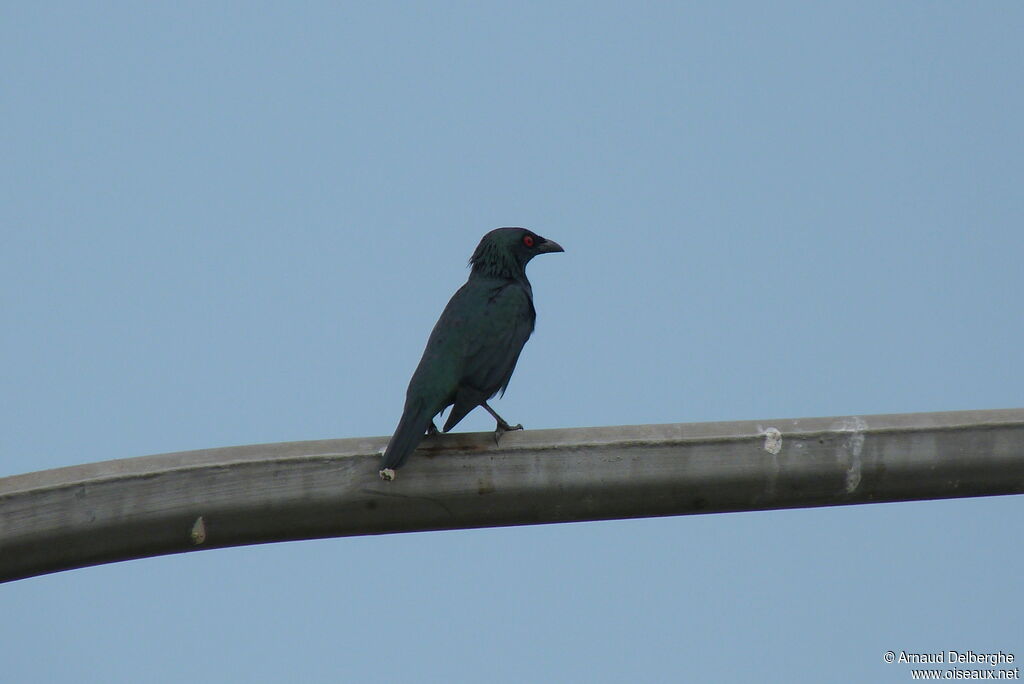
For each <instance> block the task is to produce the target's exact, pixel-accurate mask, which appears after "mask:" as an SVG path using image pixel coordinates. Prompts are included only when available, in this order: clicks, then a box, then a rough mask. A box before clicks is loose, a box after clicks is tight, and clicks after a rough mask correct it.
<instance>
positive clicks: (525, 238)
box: [523, 235, 533, 247]
mask: <svg viewBox="0 0 1024 684" xmlns="http://www.w3.org/2000/svg"><path fill="white" fill-rule="evenodd" d="M523 244H524V245H526V246H527V247H533V236H532V235H524V236H523Z"/></svg>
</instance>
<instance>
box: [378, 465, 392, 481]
mask: <svg viewBox="0 0 1024 684" xmlns="http://www.w3.org/2000/svg"><path fill="white" fill-rule="evenodd" d="M377 474H378V475H380V479H382V480H384V481H385V482H391V481H392V480H394V479H395V470H394V468H384V469H382V470H380V471H379V472H378V473H377Z"/></svg>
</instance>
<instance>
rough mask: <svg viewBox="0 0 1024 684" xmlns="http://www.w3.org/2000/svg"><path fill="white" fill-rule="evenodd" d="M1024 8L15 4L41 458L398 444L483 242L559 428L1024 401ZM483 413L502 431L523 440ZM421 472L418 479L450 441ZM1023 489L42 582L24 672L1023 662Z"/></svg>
mask: <svg viewBox="0 0 1024 684" xmlns="http://www.w3.org/2000/svg"><path fill="white" fill-rule="evenodd" d="M1022 46H1024V6H1021V5H1020V4H1019V3H1014V2H987V3H967V2H944V3H930V2H901V3H890V2H884V3H883V2H856V3H789V2H782V3H740V2H725V3H703V4H697V3H644V4H636V3H621V4H614V3H583V2H545V3H535V2H528V3H516V4H513V3H507V4H506V3H501V4H499V3H490V2H484V3H468V2H466V3H461V2H443V3H440V2H439V3H418V4H414V3H318V2H308V3H286V4H282V3H276V4H270V3H220V4H216V5H214V6H211V5H210V4H209V3H187V2H186V3H174V4H165V5H155V4H151V3H143V4H139V3H115V2H111V3H92V4H83V3H60V2H54V3H7V4H6V5H5V6H4V7H2V8H0V82H2V92H3V94H2V96H0V119H2V121H3V126H2V127H0V151H2V154H3V158H4V163H3V164H2V165H0V230H2V232H3V240H2V244H3V249H0V306H2V320H3V321H4V326H3V328H4V334H3V336H2V337H0V345H2V349H3V352H4V357H5V359H6V361H7V362H6V363H5V364H3V368H2V370H0V373H2V375H0V387H2V389H0V402H2V404H0V416H2V417H0V475H9V474H15V473H21V472H28V471H32V470H40V469H46V468H52V467H58V466H62V465H68V464H74V463H83V462H91V461H100V460H106V459H111V458H123V457H129V456H140V455H145V454H152V453H161V452H167V451H179V450H185V449H198V448H204V447H212V446H226V445H237V444H251V443H260V442H275V441H288V440H302V439H322V438H331V437H355V436H368V435H384V434H390V432H391V431H392V429H393V428H394V425H395V423H396V422H397V419H398V416H399V413H400V410H401V405H402V401H403V397H404V391H405V385H406V383H407V381H408V378H409V376H410V374H411V372H412V370H413V368H414V367H415V364H416V362H417V360H418V358H419V354H420V352H421V351H422V348H423V344H424V343H425V341H426V337H427V335H428V333H429V331H430V328H431V326H432V325H433V323H434V321H435V320H436V317H437V315H438V314H439V313H440V311H441V309H442V308H443V307H444V304H445V303H446V301H447V299H448V297H449V296H450V295H451V293H452V292H453V291H454V290H455V289H456V288H457V287H458V286H459V285H460V284H461V283H462V282H463V281H464V279H465V277H466V275H467V270H466V268H465V263H466V259H467V258H468V257H469V255H470V253H471V252H472V250H473V248H474V247H475V245H476V243H477V241H478V240H479V238H480V236H481V235H483V234H484V233H485V232H486V231H488V230H490V229H491V228H494V227H497V226H503V225H524V226H528V227H530V228H532V229H533V230H535V231H537V232H538V233H540V234H541V235H544V236H546V237H549V238H552V239H555V240H557V241H558V242H559V243H561V244H562V245H563V246H564V247H565V248H566V253H565V254H563V255H556V256H551V257H544V258H542V259H537V260H536V261H534V262H533V263H532V264H531V265H530V269H529V273H530V277H531V280H532V282H533V287H534V292H535V297H536V306H537V311H538V323H537V330H536V332H535V334H534V337H533V338H532V339H531V341H530V342H529V343H528V344H527V346H526V349H525V351H524V353H523V356H522V358H521V360H520V363H519V367H518V369H517V371H516V374H515V376H514V377H513V380H512V383H511V385H510V387H509V391H508V393H507V394H506V395H505V397H504V398H503V399H502V400H500V401H499V402H498V403H497V404H496V405H495V408H496V409H497V410H498V411H499V412H501V413H502V414H503V415H504V416H505V417H506V418H508V419H509V420H511V421H513V422H522V423H523V424H525V425H526V427H527V428H549V427H575V426H587V425H616V424H634V423H665V422H692V421H709V420H734V419H735V420H739V419H770V418H779V417H798V416H828V415H856V414H870V413H898V412H914V411H939V410H953V409H985V408H1007V407H1019V406H1022V405H1024V400H1022V388H1024V364H1022V363H1021V361H1020V355H1021V351H1020V350H1021V339H1022V337H1024V325H1022V322H1021V321H1022V319H1021V316H1020V302H1019V299H1020V293H1021V291H1022V290H1024V269H1022V268H1021V254H1022V248H1024V238H1022V235H1021V230H1022V226H1024V221H1022V219H1024V194H1022V193H1021V187H1022V184H1024V161H1022V160H1024V133H1022V127H1021V124H1020V121H1021V111H1022V108H1024V107H1022V105H1024V94H1022V87H1021V74H1022V73H1024V47H1022ZM492 426H493V423H492V421H491V420H490V419H489V417H487V416H486V414H485V413H484V412H482V411H477V412H474V413H473V414H471V415H470V416H469V417H468V418H467V419H466V420H465V421H463V423H461V424H460V426H459V429H460V430H489V429H491V428H492ZM410 467H414V466H410ZM1022 513H1024V501H1022V499H1021V498H1020V497H1003V498H992V499H978V500H960V501H944V502H925V503H912V504H886V505H874V506H855V507H845V508H833V509H817V510H795V511H775V512H762V513H749V514H730V515H716V516H693V517H685V518H668V519H654V520H635V521H613V522H602V523H581V524H571V525H557V526H539V527H523V528H511V529H493V530H473V531H458V532H446V533H424V534H410V535H392V536H382V537H374V538H353V539H332V540H321V541H313V542H301V543H289V544H278V545H266V546H259V547H248V548H241V549H231V550H222V551H208V552H203V553H194V554H186V555H183V556H171V557H164V558H155V559H146V560H140V561H133V562H128V563H121V564H115V565H108V566H103V567H96V568H88V569H83V570H77V571H73V572H66V573H59V574H55V575H51V576H46V577H39V578H34V579H29V580H24V581H21V582H17V583H13V584H8V585H4V586H2V587H0V610H2V612H3V615H4V619H3V620H2V621H0V653H2V659H3V668H4V671H5V679H9V680H10V681H12V682H13V681H19V682H21V681H25V682H27V681H77V682H138V681H147V682H180V681H191V682H224V681H246V682H262V681H266V682H276V681H281V680H283V679H289V680H296V681H325V682H326V681H331V682H334V681H355V680H359V681H396V680H402V681H445V682H473V681H479V680H480V679H482V678H486V679H487V680H488V681H491V682H522V681H563V682H573V681H579V682H584V681H586V682H623V681H737V682H738V681H744V682H746V681H764V682H772V681H787V682H849V681H893V682H895V681H905V680H907V679H909V668H907V667H906V666H901V665H886V664H885V663H883V662H882V655H883V653H884V652H885V651H886V650H895V651H897V652H898V651H900V650H908V651H911V650H918V651H938V650H948V649H955V650H967V649H973V650H974V651H976V652H989V651H995V650H1000V649H1001V650H1003V651H1004V652H1015V653H1016V654H1017V656H1018V658H1024V642H1022V641H1021V637H1020V635H1021V634H1024V629H1022V621H1021V617H1020V614H1019V613H1020V611H1019V605H1020V601H1021V588H1020V577H1021V575H1022V571H1024V556H1022V553H1021V546H1020V543H1019V540H1018V539H1017V537H1018V536H1019V535H1018V527H1019V525H1018V522H1019V520H1020V516H1021V514H1022Z"/></svg>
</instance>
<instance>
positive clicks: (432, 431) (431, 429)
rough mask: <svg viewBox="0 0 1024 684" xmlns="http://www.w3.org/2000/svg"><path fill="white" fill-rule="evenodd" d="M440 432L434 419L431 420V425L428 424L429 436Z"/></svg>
mask: <svg viewBox="0 0 1024 684" xmlns="http://www.w3.org/2000/svg"><path fill="white" fill-rule="evenodd" d="M438 432H439V430H438V429H437V426H436V425H434V421H430V425H428V426H427V436H428V437H433V436H434V435H436V434H437V433H438Z"/></svg>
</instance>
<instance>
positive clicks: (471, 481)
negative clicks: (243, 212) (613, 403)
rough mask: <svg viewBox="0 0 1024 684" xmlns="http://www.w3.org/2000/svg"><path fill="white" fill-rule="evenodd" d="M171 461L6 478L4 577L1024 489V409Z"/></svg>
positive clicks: (296, 446) (525, 435) (339, 443)
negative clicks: (396, 451) (389, 457)
mask: <svg viewBox="0 0 1024 684" xmlns="http://www.w3.org/2000/svg"><path fill="white" fill-rule="evenodd" d="M386 444H387V438H386V437H374V438H363V439H336V440H322V441H315V442H287V443H281V444H262V445H254V446H240V447H230V448H224V449H206V450H202V451H190V452H180V453H173V454H161V455H158V456H145V457H142V458H129V459H123V460H116V461H105V462H102V463H90V464H86V465H77V466H71V467H68V468H58V469H55V470H46V471H40V472H35V473H28V474H25V475H15V476H13V477H7V478H2V479H0V581H9V580H14V579H19V578H23V577H29V576H32V575H39V574H44V573H48V572H55V571H58V570H66V569H70V568H75V567H82V566H87V565H95V564H99V563H108V562H112V561H119V560H127V559H130V558H140V557H145V556H156V555H160V554H166V553H177V552H182V551H192V550H196V549H208V548H218V547H226V546H237V545H241V544H257V543H264V542H276V541H287V540H295V539H311V538H319V537H336V536H346V535H360V534H382V533H388V532H409V531H416V530H440V529H453V528H472V527H488V526H501V525H529V524H536V523H553V522H569V521H579V520H605V519H611V518H638V517H648V516H663V515H685V514H690V513H719V512H724V511H750V510H766V509H773V508H796V507H810V506H831V505H843V504H861V503H875V502H883V501H909V500H917V499H940V498H949V497H963V496H990V495H996V494H1020V493H1024V409H1007V410H995V411H959V412H950V413H918V414H902V415H880V416H849V417H840V418H801V419H785V420H765V421H740V422H729V423H693V424H670V425H631V426H622V427H597V428H574V429H567V430H527V431H523V432H511V433H508V434H506V435H504V436H503V437H502V440H501V445H500V446H495V444H494V440H493V436H492V435H491V434H490V433H472V434H469V433H463V434H449V435H439V436H436V437H428V438H426V439H425V440H424V442H423V445H422V446H421V447H420V449H419V450H418V451H417V452H416V453H415V454H414V455H413V457H412V458H411V459H410V460H409V463H408V464H407V465H406V467H404V468H403V469H402V470H400V471H399V474H398V475H399V476H398V479H397V480H395V481H394V482H383V481H381V480H380V479H379V478H378V476H377V468H378V461H379V457H380V452H381V450H382V449H383V448H384V446H385V445H386Z"/></svg>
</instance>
